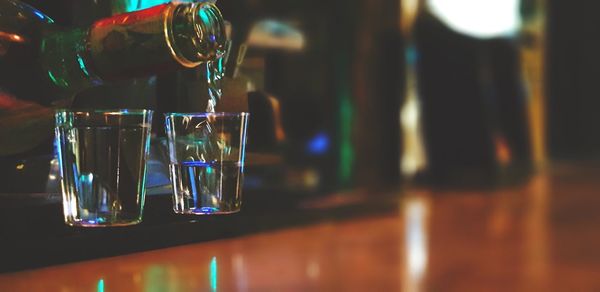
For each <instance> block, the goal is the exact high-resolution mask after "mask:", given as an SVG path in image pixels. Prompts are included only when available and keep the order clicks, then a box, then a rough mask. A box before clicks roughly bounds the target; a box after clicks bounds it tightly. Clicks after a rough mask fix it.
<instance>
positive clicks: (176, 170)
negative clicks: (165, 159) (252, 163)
mask: <svg viewBox="0 0 600 292" xmlns="http://www.w3.org/2000/svg"><path fill="white" fill-rule="evenodd" d="M169 168H170V171H171V180H172V181H173V188H174V189H173V192H174V194H175V200H174V201H173V209H174V210H175V212H176V213H182V214H227V213H234V212H237V211H239V210H240V207H241V204H242V197H241V194H242V185H243V179H244V167H243V164H242V163H238V162H212V163H208V162H198V161H191V162H183V163H179V164H170V165H169Z"/></svg>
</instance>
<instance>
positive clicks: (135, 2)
mask: <svg viewBox="0 0 600 292" xmlns="http://www.w3.org/2000/svg"><path fill="white" fill-rule="evenodd" d="M168 2H169V0H121V1H117V3H118V4H117V5H123V6H122V7H123V8H124V10H125V11H122V12H132V11H137V10H142V9H146V8H150V7H152V6H156V5H160V4H164V3H168Z"/></svg>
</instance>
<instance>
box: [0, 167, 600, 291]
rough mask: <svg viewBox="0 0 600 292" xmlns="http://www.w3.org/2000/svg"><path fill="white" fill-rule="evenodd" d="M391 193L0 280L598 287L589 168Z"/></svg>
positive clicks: (598, 198) (83, 286)
mask: <svg viewBox="0 0 600 292" xmlns="http://www.w3.org/2000/svg"><path fill="white" fill-rule="evenodd" d="M357 193H360V192H357ZM362 193H363V194H362V195H361V194H356V193H351V194H340V195H338V196H332V197H329V198H326V199H322V200H320V201H313V202H309V203H307V204H306V205H305V206H304V207H305V208H325V209H326V208H329V207H330V206H331V205H336V204H343V203H345V202H348V201H350V202H352V201H354V202H359V201H360V200H363V199H364V198H365V196H364V194H368V192H362ZM394 197H395V198H396V199H394V200H390V203H389V204H393V205H394V206H393V208H387V209H385V210H384V211H382V212H374V213H370V214H369V215H361V216H354V217H351V218H346V219H339V218H329V219H323V220H320V221H318V222H316V223H311V224H306V225H300V226H295V227H288V228H285V229H276V230H271V231H264V232H259V233H254V234H249V235H243V236H239V237H233V238H229V239H221V240H214V241H207V242H202V243H196V244H188V245H181V246H177V247H170V248H164V249H158V250H153V251H146V252H138V253H133V254H129V255H123V256H116V257H109V258H102V259H96V260H90V261H83V262H76V263H71V264H64V265H55V266H50V267H45V268H40V269H34V270H25V271H19V272H12V273H3V274H0V291H600V167H597V166H583V165H574V166H573V165H572V166H569V165H565V166H560V167H556V168H553V170H552V171H545V172H541V173H539V174H536V175H534V176H532V177H531V178H530V179H529V180H528V181H527V182H525V183H523V184H519V185H517V186H506V187H500V188H495V189H493V190H486V191H481V190H478V191H473V190H466V191H447V190H445V191H436V190H433V189H427V188H417V187H414V188H407V189H406V190H403V191H402V192H400V194H399V195H396V196H394Z"/></svg>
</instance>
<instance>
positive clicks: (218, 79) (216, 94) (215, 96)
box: [206, 57, 225, 113]
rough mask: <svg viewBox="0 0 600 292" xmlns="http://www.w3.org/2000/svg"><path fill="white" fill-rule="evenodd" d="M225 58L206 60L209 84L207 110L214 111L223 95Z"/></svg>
mask: <svg viewBox="0 0 600 292" xmlns="http://www.w3.org/2000/svg"><path fill="white" fill-rule="evenodd" d="M224 62H225V61H224V58H223V57H219V58H218V59H217V60H215V61H208V62H206V82H207V85H208V103H207V104H206V112H207V113H214V112H215V109H216V108H217V104H218V103H219V100H220V99H221V96H222V95H223V89H222V80H223V77H225V64H224Z"/></svg>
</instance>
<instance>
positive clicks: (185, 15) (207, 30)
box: [166, 2, 226, 68]
mask: <svg viewBox="0 0 600 292" xmlns="http://www.w3.org/2000/svg"><path fill="white" fill-rule="evenodd" d="M166 34H167V42H168V43H169V48H170V49H171V54H172V55H173V57H174V58H175V59H176V60H177V61H178V62H179V63H180V64H181V65H182V66H185V67H189V68H192V67H196V66H198V65H200V64H202V63H206V62H208V61H212V60H216V59H218V58H220V57H222V56H223V55H224V53H225V49H226V48H225V46H226V45H225V44H226V34H225V22H224V21H223V16H222V15H221V12H220V11H219V10H218V9H217V7H216V6H215V5H214V4H212V3H210V2H201V3H191V4H186V5H176V6H173V11H172V12H171V13H170V14H169V16H168V18H167V31H166Z"/></svg>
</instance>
